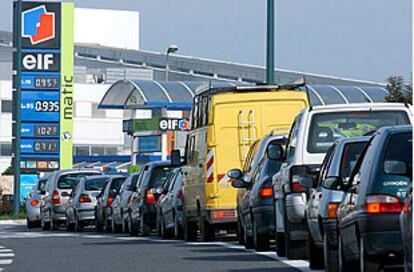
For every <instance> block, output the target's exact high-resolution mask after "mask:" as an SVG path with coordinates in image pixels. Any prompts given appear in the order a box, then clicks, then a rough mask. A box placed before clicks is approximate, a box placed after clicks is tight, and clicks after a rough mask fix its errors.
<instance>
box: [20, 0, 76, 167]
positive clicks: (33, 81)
mask: <svg viewBox="0 0 414 272" xmlns="http://www.w3.org/2000/svg"><path fill="white" fill-rule="evenodd" d="M14 7H15V8H14V11H15V13H14V15H15V19H16V16H17V8H16V7H17V3H15V5H14ZM73 10H74V6H73V3H58V2H53V3H49V2H48V3H46V2H23V3H22V13H21V23H22V27H21V29H20V30H17V31H15V32H14V41H15V43H16V41H17V39H18V35H20V38H21V62H20V65H16V58H15V61H14V67H15V68H16V67H20V69H19V70H18V71H16V73H19V74H20V76H21V82H17V81H16V80H14V84H15V86H14V88H15V89H17V90H19V89H20V90H21V93H20V94H21V103H20V105H16V106H17V107H20V118H19V119H20V120H21V124H20V131H19V132H17V131H16V129H14V131H13V133H14V135H16V133H20V137H21V140H20V154H21V156H20V157H21V159H20V168H21V171H22V173H37V172H48V171H54V170H56V169H68V168H72V160H73V158H72V146H73V139H72V134H73V81H74V80H73V61H74V56H73V50H74V46H73ZM16 70H17V69H16ZM18 85H20V86H18ZM18 87H20V88H18ZM15 127H16V126H15Z"/></svg>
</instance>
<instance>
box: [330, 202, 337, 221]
mask: <svg viewBox="0 0 414 272" xmlns="http://www.w3.org/2000/svg"><path fill="white" fill-rule="evenodd" d="M338 208H339V203H338V202H331V203H329V204H328V218H336V214H337V212H338Z"/></svg>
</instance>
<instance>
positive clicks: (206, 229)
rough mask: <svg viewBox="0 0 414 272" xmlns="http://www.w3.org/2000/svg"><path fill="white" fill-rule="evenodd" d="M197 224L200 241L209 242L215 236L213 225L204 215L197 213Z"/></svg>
mask: <svg viewBox="0 0 414 272" xmlns="http://www.w3.org/2000/svg"><path fill="white" fill-rule="evenodd" d="M199 226H200V236H201V241H203V242H211V241H214V240H215V238H216V230H215V228H214V226H213V225H211V224H209V223H208V222H207V221H206V220H204V217H203V216H202V215H201V214H200V215H199Z"/></svg>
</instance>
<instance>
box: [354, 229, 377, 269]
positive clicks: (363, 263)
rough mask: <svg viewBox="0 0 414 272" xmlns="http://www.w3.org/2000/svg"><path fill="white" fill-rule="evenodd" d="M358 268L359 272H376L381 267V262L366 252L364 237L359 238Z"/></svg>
mask: <svg viewBox="0 0 414 272" xmlns="http://www.w3.org/2000/svg"><path fill="white" fill-rule="evenodd" d="M359 249H360V253H359V270H360V272H377V271H380V269H381V266H382V265H381V263H379V262H378V260H375V259H374V258H373V257H372V256H369V255H368V254H367V252H366V247H365V242H364V238H363V237H362V236H361V237H360V238H359Z"/></svg>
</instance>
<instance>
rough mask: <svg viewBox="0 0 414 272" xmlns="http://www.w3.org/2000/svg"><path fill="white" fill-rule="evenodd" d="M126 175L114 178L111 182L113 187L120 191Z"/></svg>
mask: <svg viewBox="0 0 414 272" xmlns="http://www.w3.org/2000/svg"><path fill="white" fill-rule="evenodd" d="M125 179H126V177H119V178H113V179H112V182H111V189H115V190H117V191H119V189H121V186H122V183H124V181H125Z"/></svg>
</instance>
